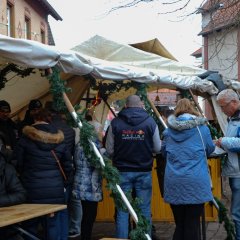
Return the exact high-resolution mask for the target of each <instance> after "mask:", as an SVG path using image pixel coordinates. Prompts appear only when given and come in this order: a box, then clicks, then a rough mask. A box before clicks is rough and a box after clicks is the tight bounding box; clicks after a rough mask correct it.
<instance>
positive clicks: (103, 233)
mask: <svg viewBox="0 0 240 240" xmlns="http://www.w3.org/2000/svg"><path fill="white" fill-rule="evenodd" d="M222 186H223V191H222V202H223V203H224V205H225V206H226V208H227V209H230V196H231V194H230V189H229V185H228V180H226V179H223V181H222ZM154 226H155V229H156V236H157V239H158V240H171V239H172V235H173V232H174V229H175V224H174V223H170V222H154ZM114 229H115V226H114V223H113V222H96V223H95V224H94V228H93V236H92V240H99V239H101V238H104V237H105V238H107V237H109V238H111V237H112V238H113V237H114ZM226 236H227V235H226V231H225V229H224V226H223V224H219V223H218V222H206V240H225V239H226ZM153 240H154V239H153ZM193 240H194V239H193Z"/></svg>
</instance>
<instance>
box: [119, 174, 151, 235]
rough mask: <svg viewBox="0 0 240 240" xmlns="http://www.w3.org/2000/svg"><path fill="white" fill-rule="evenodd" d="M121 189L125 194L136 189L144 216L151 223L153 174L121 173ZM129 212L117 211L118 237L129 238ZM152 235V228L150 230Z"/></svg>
mask: <svg viewBox="0 0 240 240" xmlns="http://www.w3.org/2000/svg"><path fill="white" fill-rule="evenodd" d="M120 177H121V184H120V186H121V189H122V190H123V192H124V193H127V192H128V191H129V190H132V189H135V192H136V197H137V198H138V199H141V203H140V205H139V207H140V209H141V212H142V214H143V216H145V217H146V218H147V219H148V220H149V222H150V224H151V223H152V222H151V198H152V173H151V172H120ZM128 216H129V213H128V212H124V211H121V210H117V217H116V237H117V238H128V231H129V229H128V227H129V224H128ZM149 235H151V227H150V229H149Z"/></svg>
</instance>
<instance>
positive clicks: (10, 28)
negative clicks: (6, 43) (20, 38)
mask: <svg viewBox="0 0 240 240" xmlns="http://www.w3.org/2000/svg"><path fill="white" fill-rule="evenodd" d="M13 26H14V25H13V6H12V5H11V4H9V3H8V4H7V36H9V37H14V27H13Z"/></svg>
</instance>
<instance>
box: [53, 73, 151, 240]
mask: <svg viewBox="0 0 240 240" xmlns="http://www.w3.org/2000/svg"><path fill="white" fill-rule="evenodd" d="M90 80H91V81H93V79H90ZM49 82H50V84H51V87H50V91H51V93H52V95H53V101H54V107H55V109H57V110H58V111H61V112H64V113H66V116H67V118H68V119H69V123H70V125H71V126H75V127H76V125H77V124H76V122H74V121H73V120H72V119H73V118H72V117H71V115H70V114H69V113H68V111H67V108H66V106H65V103H64V100H63V96H62V93H63V92H66V91H69V89H67V88H66V87H65V82H64V81H62V80H61V79H60V76H59V71H58V70H57V69H53V73H52V74H51V75H50V76H49ZM120 86H121V87H126V88H128V87H130V85H125V86H122V85H121V84H117V87H118V88H120ZM110 87H111V88H110V90H109V91H107V92H106V94H107V93H109V92H111V91H114V89H112V88H114V87H116V85H114V84H113V85H110ZM115 91H116V88H115ZM74 109H75V110H76V109H79V106H74ZM85 113H86V110H85V111H82V113H77V116H78V120H79V121H81V123H82V125H83V126H82V128H81V129H80V130H81V134H80V143H81V145H82V146H83V151H84V154H85V156H86V157H87V159H88V161H89V163H90V164H91V165H92V166H94V167H96V168H98V169H100V171H101V173H102V176H103V177H104V178H105V179H106V181H107V185H106V187H107V189H108V190H110V191H111V197H113V199H114V202H115V207H116V208H117V209H122V210H124V211H127V207H126V206H125V203H124V202H123V200H122V198H121V195H120V193H119V191H118V189H117V185H119V183H120V175H119V172H118V170H117V169H116V168H115V167H114V166H112V162H111V160H110V159H108V158H107V156H104V157H103V158H104V163H105V167H102V166H101V164H100V161H99V158H98V157H97V156H96V154H95V152H94V150H93V148H92V146H91V144H90V143H89V141H93V142H96V139H97V136H96V133H95V131H94V127H93V126H92V125H90V124H89V123H87V121H86V120H85V118H84V115H85ZM70 118H71V119H70ZM126 197H127V198H128V199H129V202H130V203H131V205H132V206H133V209H134V211H135V212H136V214H137V216H138V218H139V221H138V223H137V224H136V228H135V229H134V230H132V231H131V233H130V236H131V239H133V240H141V239H146V237H145V234H146V233H148V232H149V229H150V224H149V222H148V221H147V220H146V219H145V218H144V217H143V216H142V214H141V211H140V208H139V207H138V204H139V200H138V199H134V200H133V199H132V195H131V193H127V194H126Z"/></svg>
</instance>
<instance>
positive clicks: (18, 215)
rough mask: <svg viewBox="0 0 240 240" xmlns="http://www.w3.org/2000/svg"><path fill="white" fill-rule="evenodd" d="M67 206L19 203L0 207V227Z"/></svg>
mask: <svg viewBox="0 0 240 240" xmlns="http://www.w3.org/2000/svg"><path fill="white" fill-rule="evenodd" d="M65 208H67V206H66V205H62V204H19V205H14V206H10V207H1V208H0V227H5V226H8V225H11V224H15V223H19V222H22V221H25V220H28V219H31V218H35V217H40V216H43V215H47V214H50V213H54V212H57V211H60V210H63V209H65Z"/></svg>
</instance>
